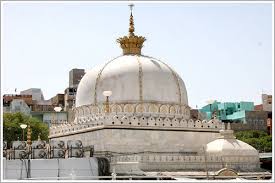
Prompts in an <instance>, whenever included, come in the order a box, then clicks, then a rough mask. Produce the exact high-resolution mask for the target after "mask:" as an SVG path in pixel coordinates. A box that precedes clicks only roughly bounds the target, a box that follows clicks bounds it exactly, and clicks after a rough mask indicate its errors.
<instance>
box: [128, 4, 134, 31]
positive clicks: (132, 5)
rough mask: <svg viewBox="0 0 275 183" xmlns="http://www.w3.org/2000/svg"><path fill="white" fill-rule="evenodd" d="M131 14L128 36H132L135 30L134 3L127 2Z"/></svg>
mask: <svg viewBox="0 0 275 183" xmlns="http://www.w3.org/2000/svg"><path fill="white" fill-rule="evenodd" d="M129 7H130V10H131V15H130V24H129V36H134V35H135V34H134V32H135V25H134V17H133V7H134V4H129Z"/></svg>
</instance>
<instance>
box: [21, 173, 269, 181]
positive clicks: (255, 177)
mask: <svg viewBox="0 0 275 183" xmlns="http://www.w3.org/2000/svg"><path fill="white" fill-rule="evenodd" d="M271 177H272V175H271V174H267V173H262V174H257V175H242V176H217V175H209V180H225V179H227V180H229V179H239V180H261V179H270V178H271ZM206 178H207V177H206V175H187V176H157V175H156V176H119V175H116V174H112V176H75V175H72V176H67V177H37V178H25V179H23V180H179V181H181V180H192V179H193V180H196V179H197V180H198V179H206Z"/></svg>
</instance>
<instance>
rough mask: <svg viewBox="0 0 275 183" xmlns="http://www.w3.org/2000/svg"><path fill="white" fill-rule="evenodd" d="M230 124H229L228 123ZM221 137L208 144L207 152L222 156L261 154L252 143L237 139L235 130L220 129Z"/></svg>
mask: <svg viewBox="0 0 275 183" xmlns="http://www.w3.org/2000/svg"><path fill="white" fill-rule="evenodd" d="M228 126H229V125H228ZM220 135H221V136H220V137H218V139H216V140H214V141H212V142H209V143H208V144H207V145H206V152H207V153H208V154H212V155H214V154H215V155H220V156H257V157H258V156H259V153H258V151H257V150H256V149H255V148H254V147H252V146H251V145H249V144H247V143H245V142H243V141H240V140H237V139H236V137H235V136H234V135H233V130H230V129H227V130H220Z"/></svg>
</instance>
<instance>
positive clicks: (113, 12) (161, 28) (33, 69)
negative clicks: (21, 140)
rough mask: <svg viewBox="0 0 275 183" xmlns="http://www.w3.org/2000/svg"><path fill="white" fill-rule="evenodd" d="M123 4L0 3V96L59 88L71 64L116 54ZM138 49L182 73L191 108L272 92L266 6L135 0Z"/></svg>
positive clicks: (125, 16) (124, 24)
mask: <svg viewBox="0 0 275 183" xmlns="http://www.w3.org/2000/svg"><path fill="white" fill-rule="evenodd" d="M127 5H128V4H126V3H112V4H110V3H109V4H99V3H91V2H86V3H70V2H65V3H46V2H44V3H20V2H19V3H18V2H17V3H5V4H3V7H2V8H3V9H2V26H1V31H2V40H1V41H2V47H1V49H2V59H1V64H2V71H3V73H2V94H6V93H14V90H15V88H17V91H21V90H25V89H28V88H41V89H42V91H43V93H44V96H45V98H46V99H49V98H51V97H53V96H54V95H55V94H57V93H63V92H64V90H65V88H66V87H68V85H69V71H70V70H71V69H73V68H84V69H91V68H93V67H94V66H95V65H98V64H101V63H105V62H107V61H108V60H110V59H111V58H113V57H116V56H118V55H121V52H122V50H121V49H120V47H119V45H118V43H116V39H117V38H118V37H120V36H124V35H126V34H127V31H128V20H129V8H128V6H127ZM133 14H134V20H135V29H136V32H135V33H136V34H138V35H142V36H145V37H146V38H147V41H146V42H145V44H144V48H143V50H142V52H143V54H145V55H150V56H153V57H155V58H158V59H161V60H162V61H164V62H166V63H167V64H168V65H170V66H171V67H172V68H174V69H175V70H176V71H177V73H178V74H179V75H180V76H181V77H182V78H183V80H184V82H185V85H186V88H187V94H188V99H189V105H190V106H191V107H195V106H196V105H198V107H202V106H203V105H205V104H206V101H207V100H210V99H216V100H219V101H221V102H226V101H228V102H230V101H231V102H235V101H236V102H237V101H253V102H255V104H259V103H261V93H262V92H264V93H270V94H271V93H272V62H273V61H272V51H273V49H272V40H273V39H272V5H271V4H255V3H253V4H243V3H242V4H228V3H226V4H213V3H211V4H208V3H204V4H197V3H195V4H186V3H184V4H183V3H181V4H179V3H177V4H167V3H165V4H160V3H150V4H149V3H146V4H144V3H143V4H142V3H136V4H135V7H134V11H133Z"/></svg>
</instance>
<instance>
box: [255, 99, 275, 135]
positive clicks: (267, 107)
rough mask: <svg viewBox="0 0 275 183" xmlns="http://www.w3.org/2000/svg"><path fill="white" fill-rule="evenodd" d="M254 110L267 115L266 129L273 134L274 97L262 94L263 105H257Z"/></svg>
mask: <svg viewBox="0 0 275 183" xmlns="http://www.w3.org/2000/svg"><path fill="white" fill-rule="evenodd" d="M254 110H255V111H264V112H266V113H267V120H266V128H267V131H268V133H269V134H272V126H273V125H272V95H267V94H262V104H259V105H256V106H255V108H254Z"/></svg>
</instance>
